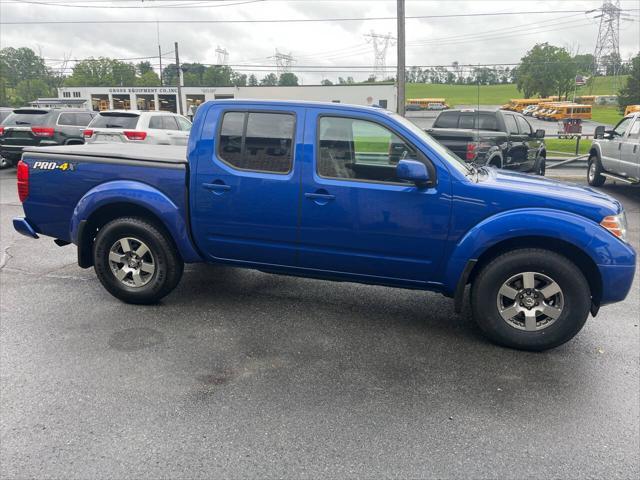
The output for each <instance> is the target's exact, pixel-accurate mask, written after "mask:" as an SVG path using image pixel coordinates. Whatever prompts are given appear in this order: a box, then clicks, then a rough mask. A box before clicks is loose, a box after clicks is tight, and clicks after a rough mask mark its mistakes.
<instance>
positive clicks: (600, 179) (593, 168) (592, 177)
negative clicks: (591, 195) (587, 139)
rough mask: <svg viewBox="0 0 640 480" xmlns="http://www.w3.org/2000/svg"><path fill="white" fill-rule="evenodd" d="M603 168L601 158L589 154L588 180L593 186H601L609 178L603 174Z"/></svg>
mask: <svg viewBox="0 0 640 480" xmlns="http://www.w3.org/2000/svg"><path fill="white" fill-rule="evenodd" d="M602 172H603V169H602V164H601V163H600V159H599V158H598V156H597V155H590V156H589V166H588V168H587V182H588V183H589V185H591V186H592V187H600V186H602V185H603V184H604V182H605V181H606V180H607V177H604V176H603V175H602Z"/></svg>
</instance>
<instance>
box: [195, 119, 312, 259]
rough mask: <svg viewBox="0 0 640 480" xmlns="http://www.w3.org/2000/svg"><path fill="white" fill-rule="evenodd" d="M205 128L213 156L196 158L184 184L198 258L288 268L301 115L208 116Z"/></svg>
mask: <svg viewBox="0 0 640 480" xmlns="http://www.w3.org/2000/svg"><path fill="white" fill-rule="evenodd" d="M205 125H215V140H214V141H213V142H212V143H207V148H206V151H207V152H209V151H210V150H211V149H213V151H211V154H210V155H209V153H207V154H206V155H204V154H203V156H199V157H198V161H197V167H196V172H195V177H194V178H193V179H192V184H191V197H192V215H191V224H192V229H193V232H194V238H195V240H196V243H197V244H198V246H199V248H200V250H201V251H203V252H204V253H205V255H206V256H207V257H208V258H209V259H210V260H218V261H219V260H228V261H234V262H241V263H251V264H262V265H272V266H278V265H286V266H292V265H295V263H296V252H297V239H298V237H297V235H298V215H299V210H298V208H299V195H300V180H299V179H300V176H299V173H298V172H299V163H300V161H299V159H300V158H301V157H302V155H303V151H302V141H303V138H302V133H303V130H304V109H303V108H298V107H293V106H292V107H289V106H287V107H286V109H282V110H274V109H273V108H264V109H262V108H255V109H254V108H252V109H243V108H242V107H235V106H234V107H231V106H229V107H226V108H225V109H224V110H219V109H217V108H212V109H210V110H209V111H208V113H207V118H206V120H205ZM196 154H197V153H196ZM205 157H206V158H205Z"/></svg>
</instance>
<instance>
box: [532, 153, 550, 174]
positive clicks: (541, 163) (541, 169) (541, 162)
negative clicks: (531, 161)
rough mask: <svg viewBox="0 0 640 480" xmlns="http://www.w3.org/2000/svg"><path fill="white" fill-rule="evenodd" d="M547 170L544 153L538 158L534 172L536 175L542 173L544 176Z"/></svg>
mask: <svg viewBox="0 0 640 480" xmlns="http://www.w3.org/2000/svg"><path fill="white" fill-rule="evenodd" d="M546 171H547V159H546V158H545V157H544V155H541V156H539V157H538V158H537V159H536V163H535V166H534V167H533V173H534V174H535V175H540V176H541V177H544V174H545V173H546Z"/></svg>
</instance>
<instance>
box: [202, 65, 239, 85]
mask: <svg viewBox="0 0 640 480" xmlns="http://www.w3.org/2000/svg"><path fill="white" fill-rule="evenodd" d="M232 74H233V70H231V67H227V66H225V65H214V66H211V67H207V69H206V70H205V72H204V84H203V85H204V86H206V87H228V86H231V85H233V81H232V79H231V76H232Z"/></svg>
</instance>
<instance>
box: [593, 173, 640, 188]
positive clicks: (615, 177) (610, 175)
mask: <svg viewBox="0 0 640 480" xmlns="http://www.w3.org/2000/svg"><path fill="white" fill-rule="evenodd" d="M600 175H602V176H603V177H607V178H610V179H612V180H620V181H621V182H625V183H630V184H631V185H637V184H638V183H640V180H636V179H635V178H627V177H622V176H619V175H614V174H613V173H605V172H602V173H601V174H600Z"/></svg>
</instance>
